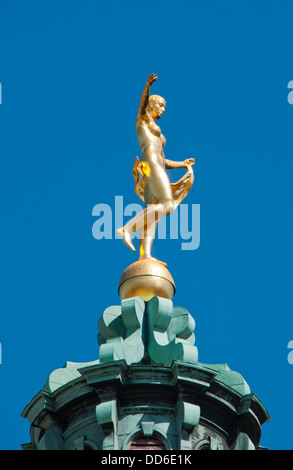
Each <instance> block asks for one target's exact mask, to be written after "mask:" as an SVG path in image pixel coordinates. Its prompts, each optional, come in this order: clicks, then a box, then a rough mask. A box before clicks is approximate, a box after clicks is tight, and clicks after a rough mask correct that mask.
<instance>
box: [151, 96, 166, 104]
mask: <svg viewBox="0 0 293 470" xmlns="http://www.w3.org/2000/svg"><path fill="white" fill-rule="evenodd" d="M162 100H163V101H165V103H166V100H165V98H163V97H162V96H159V95H151V96H150V97H149V103H150V102H151V101H153V102H155V103H158V102H160V101H162Z"/></svg>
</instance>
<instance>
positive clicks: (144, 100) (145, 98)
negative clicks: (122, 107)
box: [137, 73, 158, 119]
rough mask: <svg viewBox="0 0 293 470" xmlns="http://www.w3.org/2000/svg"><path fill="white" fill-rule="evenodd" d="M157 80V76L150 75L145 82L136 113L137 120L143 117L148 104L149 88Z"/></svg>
mask: <svg viewBox="0 0 293 470" xmlns="http://www.w3.org/2000/svg"><path fill="white" fill-rule="evenodd" d="M157 80H158V75H156V74H155V73H152V74H151V75H150V76H149V77H148V79H147V82H146V84H145V86H144V89H143V92H142V94H141V98H140V103H139V108H138V112H137V119H140V118H141V117H142V116H145V114H146V110H147V106H148V103H149V97H150V88H151V86H152V84H153V83H155V82H156V81H157Z"/></svg>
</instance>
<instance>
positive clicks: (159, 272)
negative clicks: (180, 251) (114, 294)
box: [118, 259, 175, 302]
mask: <svg viewBox="0 0 293 470" xmlns="http://www.w3.org/2000/svg"><path fill="white" fill-rule="evenodd" d="M118 292H119V296H120V299H121V300H123V299H128V298H130V297H136V296H138V297H141V298H142V299H143V300H144V301H145V302H147V301H148V300H150V299H151V298H152V297H154V296H158V297H163V298H165V299H170V300H172V299H173V297H174V295H175V283H174V280H173V278H172V276H171V274H170V273H169V271H168V269H167V268H166V267H165V266H163V264H162V263H160V262H159V261H157V260H155V259H140V260H138V261H136V262H135V263H133V264H131V265H130V266H128V268H126V269H125V271H124V272H123V274H122V276H121V279H120V282H119V288H118Z"/></svg>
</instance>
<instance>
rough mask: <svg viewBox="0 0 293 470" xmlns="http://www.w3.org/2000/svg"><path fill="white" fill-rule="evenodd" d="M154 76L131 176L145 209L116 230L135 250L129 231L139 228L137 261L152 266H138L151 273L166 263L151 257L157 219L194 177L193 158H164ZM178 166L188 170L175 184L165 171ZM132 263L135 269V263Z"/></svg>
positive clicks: (161, 105)
mask: <svg viewBox="0 0 293 470" xmlns="http://www.w3.org/2000/svg"><path fill="white" fill-rule="evenodd" d="M157 79H158V77H157V75H156V74H151V75H150V76H149V77H148V79H147V82H146V85H145V87H144V90H143V92H142V95H141V98H140V104H139V108H138V112H137V116H136V134H137V138H138V142H139V146H140V150H141V155H142V156H141V161H139V159H138V157H136V160H135V162H134V166H133V176H134V179H135V192H136V193H137V194H138V196H139V197H140V199H141V200H142V201H143V202H144V203H145V205H146V208H145V209H144V210H143V211H141V212H140V213H139V214H137V215H136V216H135V217H133V219H131V220H130V221H129V222H128V223H127V224H126V225H125V226H124V227H122V228H119V229H118V230H117V231H116V233H117V235H119V236H120V237H121V238H122V239H123V240H124V242H125V243H126V245H127V246H128V247H129V248H131V249H132V250H133V251H135V248H134V246H133V243H132V240H131V234H132V232H134V231H136V230H140V257H139V260H138V261H139V262H142V261H147V260H149V261H152V263H151V268H150V264H147V265H146V264H145V263H140V264H139V267H140V269H142V266H143V265H144V266H145V268H144V269H146V268H147V271H149V270H150V272H153V271H154V270H155V271H157V265H155V264H154V263H160V264H161V265H162V266H164V267H165V266H166V263H164V262H161V261H158V260H156V259H155V258H153V257H152V256H151V248H152V244H153V240H154V238H155V233H156V229H157V224H158V221H159V220H160V219H161V218H162V217H165V216H166V215H168V214H170V213H171V212H173V211H174V210H175V209H176V207H177V206H178V205H179V204H180V203H181V201H182V200H183V199H184V198H185V197H186V196H187V194H188V192H189V191H190V189H191V186H192V184H193V180H194V176H193V170H192V166H193V165H194V159H193V158H189V159H187V160H184V161H183V162H175V161H171V160H167V159H166V158H165V155H164V147H165V145H166V139H165V137H164V136H163V134H162V132H161V129H160V127H159V126H158V125H157V123H156V121H157V120H158V119H160V118H161V117H162V115H163V113H164V111H165V108H166V101H165V100H164V98H162V97H161V96H158V95H151V96H150V88H151V86H152V85H153V83H154V82H156V81H157ZM178 168H186V169H187V172H186V173H185V175H184V176H183V177H182V178H181V179H180V180H179V181H178V182H177V183H170V180H169V178H168V175H167V173H166V170H173V169H178ZM135 265H136V269H137V266H138V265H137V263H135ZM166 271H167V270H166ZM170 276H171V275H170Z"/></svg>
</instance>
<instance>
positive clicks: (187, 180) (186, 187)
mask: <svg viewBox="0 0 293 470" xmlns="http://www.w3.org/2000/svg"><path fill="white" fill-rule="evenodd" d="M150 171H151V169H150V167H149V165H148V164H147V163H145V162H140V161H139V158H138V157H136V159H135V161H134V165H133V169H132V174H133V177H134V180H135V186H134V189H135V192H136V194H137V195H138V197H139V198H140V199H141V200H142V201H143V202H145V201H144V190H145V187H146V186H147V181H146V176H148V175H149V172H150ZM193 181H194V174H193V169H192V167H191V166H190V165H188V167H187V171H186V173H185V175H183V176H182V178H180V180H179V181H177V182H176V183H170V184H171V188H172V193H173V199H174V204H175V207H177V206H179V204H180V203H181V202H182V201H183V199H185V198H186V196H187V194H188V193H189V191H190V189H191V187H192V185H193Z"/></svg>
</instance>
